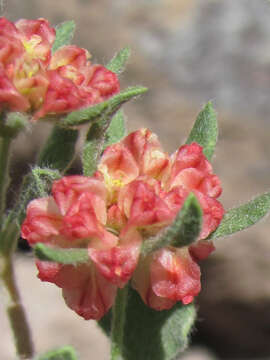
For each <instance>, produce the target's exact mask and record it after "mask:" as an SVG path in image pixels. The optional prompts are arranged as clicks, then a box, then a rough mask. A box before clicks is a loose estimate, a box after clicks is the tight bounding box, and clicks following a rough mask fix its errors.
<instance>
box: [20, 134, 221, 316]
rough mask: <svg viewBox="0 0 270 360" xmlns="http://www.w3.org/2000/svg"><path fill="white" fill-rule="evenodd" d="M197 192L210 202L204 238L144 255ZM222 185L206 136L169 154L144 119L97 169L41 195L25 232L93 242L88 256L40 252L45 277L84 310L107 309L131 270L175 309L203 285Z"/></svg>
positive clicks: (49, 239) (138, 282)
mask: <svg viewBox="0 0 270 360" xmlns="http://www.w3.org/2000/svg"><path fill="white" fill-rule="evenodd" d="M190 192H193V194H195V196H196V197H197V199H198V201H199V203H200V206H201V208H202V211H203V225H202V229H201V233H200V235H199V238H198V240H197V241H196V242H195V243H193V244H192V245H191V246H189V247H187V246H186V247H181V248H174V247H172V246H170V247H165V248H162V249H160V250H157V251H154V252H153V253H150V254H149V255H147V256H145V257H142V256H140V249H141V246H142V244H143V242H145V241H147V239H149V238H150V237H151V238H153V236H155V235H157V234H158V233H159V232H160V231H161V230H162V229H164V228H165V227H166V226H168V225H170V224H171V223H172V221H173V220H174V218H175V216H176V215H177V213H178V212H179V210H180V209H181V207H182V205H183V204H184V202H185V199H186V197H187V196H188V194H189V193H190ZM220 194H221V186H220V181H219V179H218V177H217V176H216V175H215V174H213V170H212V166H211V164H210V163H209V161H208V160H207V159H206V157H205V156H204V154H203V149H202V147H201V146H200V145H198V144H197V143H192V144H190V145H184V146H181V147H180V148H179V149H178V150H177V151H176V152H175V153H174V154H173V155H172V156H169V155H168V154H167V153H166V152H164V151H163V149H162V147H161V145H160V143H159V141H158V139H157V136H156V135H155V134H153V133H151V132H150V131H149V130H147V129H140V130H138V131H135V132H133V133H131V134H129V135H128V136H127V137H125V138H124V139H123V140H122V141H120V142H119V143H116V144H114V145H111V146H109V147H108V148H107V149H106V150H105V151H104V153H103V155H102V158H101V161H100V163H99V165H98V170H97V172H96V173H95V174H94V176H93V177H86V176H67V177H63V178H62V179H60V180H58V181H56V182H54V184H53V187H52V196H49V197H47V198H41V199H36V200H33V201H32V202H31V203H30V204H29V206H28V208H27V217H26V219H25V221H24V223H23V226H22V237H23V238H25V239H27V240H28V242H29V243H30V245H34V244H36V243H38V242H43V243H45V244H47V245H49V246H52V247H57V248H87V249H88V254H89V261H88V262H87V263H83V264H77V265H62V264H57V263H52V262H45V261H37V267H38V270H39V278H40V279H41V280H43V281H49V282H53V283H55V284H56V285H58V286H59V287H61V288H62V289H63V296H64V299H65V301H66V303H67V305H68V306H69V307H70V308H71V309H73V310H75V311H76V312H77V313H78V314H79V315H81V316H83V317H84V318H85V319H100V318H101V317H102V316H103V315H104V313H105V312H106V311H108V309H109V308H110V307H111V306H112V304H113V302H114V297H115V294H116V291H117V288H118V287H123V286H124V285H125V284H126V283H127V282H128V281H129V280H131V284H132V286H133V287H134V288H135V289H136V290H137V291H138V292H139V294H140V296H141V298H142V299H143V301H144V302H145V303H146V304H147V305H149V306H150V307H152V308H154V309H156V310H163V309H169V308H170V307H172V306H173V305H174V304H175V303H176V302H177V301H182V302H183V304H188V303H190V302H192V301H193V298H194V296H196V295H197V294H198V293H199V291H200V287H201V285H200V268H199V265H198V261H199V260H202V259H204V258H206V257H207V256H208V255H209V254H210V253H211V252H212V251H213V250H214V246H213V244H212V243H211V242H209V241H207V240H205V239H206V238H207V236H208V235H209V234H210V233H211V232H212V231H214V230H215V229H216V228H217V226H218V225H219V223H220V221H221V219H222V216H223V213H224V210H223V207H222V205H221V204H220V203H219V202H218V201H217V200H216V198H217V197H218V196H219V195H220Z"/></svg>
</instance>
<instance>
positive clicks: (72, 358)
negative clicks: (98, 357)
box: [38, 345, 78, 360]
mask: <svg viewBox="0 0 270 360" xmlns="http://www.w3.org/2000/svg"><path fill="white" fill-rule="evenodd" d="M77 359H78V358H77V355H76V352H75V350H74V349H73V347H72V346H69V345H67V346H63V347H61V348H59V349H56V350H51V351H49V352H47V353H46V354H44V355H41V356H40V357H38V360H77Z"/></svg>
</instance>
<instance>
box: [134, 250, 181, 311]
mask: <svg viewBox="0 0 270 360" xmlns="http://www.w3.org/2000/svg"><path fill="white" fill-rule="evenodd" d="M151 261H152V256H151V255H150V256H147V257H146V258H145V259H144V260H140V262H139V264H138V266H137V268H136V270H135V271H134V274H133V277H132V283H131V284H132V287H133V288H134V289H135V290H137V291H138V293H139V294H140V296H141V298H142V300H143V302H144V303H145V304H146V305H147V306H149V307H151V308H152V309H154V310H157V311H161V310H168V309H170V308H171V307H172V306H173V305H174V304H175V303H176V301H174V300H171V299H168V298H163V297H160V296H157V295H156V294H155V293H154V291H153V289H152V287H151V283H150V263H151Z"/></svg>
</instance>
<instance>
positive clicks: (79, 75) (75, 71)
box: [0, 17, 119, 120]
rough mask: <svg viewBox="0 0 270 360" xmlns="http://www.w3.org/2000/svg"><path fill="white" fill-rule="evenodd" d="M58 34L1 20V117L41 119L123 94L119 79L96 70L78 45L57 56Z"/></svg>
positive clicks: (42, 24) (41, 25)
mask: <svg viewBox="0 0 270 360" xmlns="http://www.w3.org/2000/svg"><path fill="white" fill-rule="evenodd" d="M54 40H55V29H54V28H52V27H51V26H50V24H49V22H48V21H47V20H45V19H41V18H40V19H37V20H25V19H21V20H19V21H17V22H15V23H14V24H13V23H12V22H10V21H8V20H7V19H6V18H4V17H3V18H0V79H1V80H0V103H1V105H0V111H3V110H10V111H23V112H28V113H30V114H31V115H33V118H34V119H35V120H36V119H39V118H41V117H44V116H46V115H54V116H55V115H57V114H63V113H67V112H70V111H73V110H77V109H79V108H82V107H86V106H91V105H94V104H97V103H99V102H101V101H104V100H106V99H108V98H109V97H111V96H113V95H115V94H116V93H118V92H119V82H118V78H117V76H116V74H114V73H113V72H111V71H109V70H108V69H106V68H105V67H104V66H102V65H92V64H91V63H90V61H89V57H90V54H89V53H88V51H86V50H85V49H82V48H79V47H77V46H74V45H67V46H62V47H61V48H59V49H58V50H57V51H55V52H54V53H52V46H53V43H54Z"/></svg>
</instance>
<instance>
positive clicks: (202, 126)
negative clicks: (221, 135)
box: [186, 102, 218, 160]
mask: <svg viewBox="0 0 270 360" xmlns="http://www.w3.org/2000/svg"><path fill="white" fill-rule="evenodd" d="M217 137H218V125H217V118H216V113H215V111H214V109H213V105H212V103H211V102H209V103H208V104H206V105H205V107H204V108H203V110H202V111H201V112H200V113H199V115H198V117H197V119H196V121H195V124H194V125H193V128H192V130H191V132H190V134H189V137H188V139H187V141H186V144H190V143H192V142H197V143H198V144H200V145H201V146H202V147H203V152H204V155H205V156H206V157H207V159H208V160H211V158H212V156H213V153H214V151H215V147H216V142H217Z"/></svg>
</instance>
